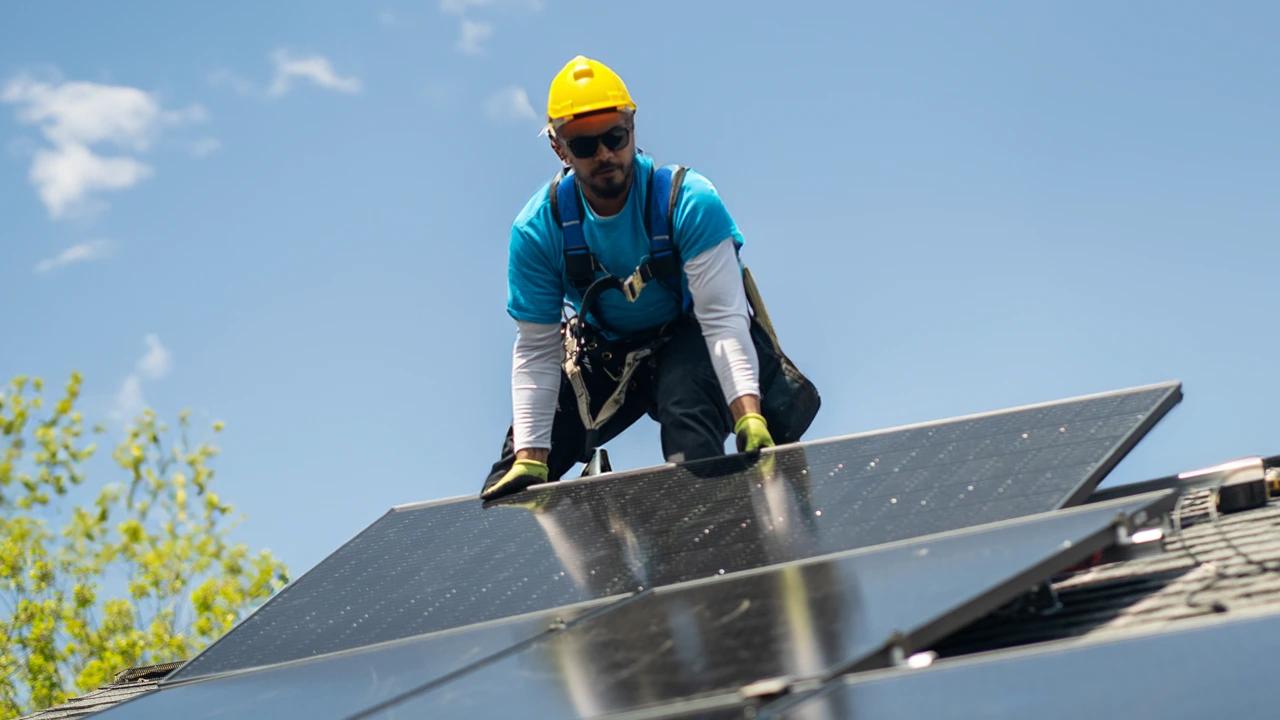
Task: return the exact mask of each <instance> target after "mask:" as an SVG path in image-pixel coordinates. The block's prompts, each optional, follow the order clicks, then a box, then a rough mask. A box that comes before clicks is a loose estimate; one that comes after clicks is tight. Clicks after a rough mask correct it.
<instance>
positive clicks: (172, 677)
mask: <svg viewBox="0 0 1280 720" xmlns="http://www.w3.org/2000/svg"><path fill="white" fill-rule="evenodd" d="M392 512H393V511H392V510H387V511H386V512H384V513H382V514H381V515H379V516H378V517H377V518H374V520H373V521H372V522H370V523H369V524H368V525H365V526H364V528H363V529H361V530H360V532H358V533H356V534H355V535H352V536H351V537H350V538H349V539H348V540H347V541H346V542H344V543H342V544H341V545H339V546H338V547H336V548H334V550H333V552H331V553H329V554H328V555H326V556H324V557H323V558H321V559H320V561H319V562H317V563H316V564H314V565H312V566H311V567H310V568H307V570H306V572H304V573H302V574H301V575H299V576H298V577H296V578H293V579H292V580H290V581H289V583H288V584H287V585H285V586H284V587H283V588H280V591H279V592H277V593H276V594H275V595H272V596H271V597H269V598H267V599H266V600H264V601H263V602H262V604H261V605H259V606H258V607H256V608H254V609H253V612H251V613H249V614H248V615H245V616H244V617H243V618H241V619H240V620H239V621H238V622H236V623H235V624H234V625H232V626H231V627H229V628H227V631H226V632H224V633H223V634H222V635H221V636H220V637H218V639H217V640H214V641H213V642H211V643H209V644H208V645H207V646H205V648H204V649H203V650H201V651H200V652H198V653H196V654H195V655H193V656H192V657H190V658H189V659H187V660H186V661H185V662H183V663H182V664H181V665H179V666H178V668H177V669H176V670H174V671H173V672H171V673H169V674H168V675H166V676H165V677H163V678H161V679H160V680H159V682H158V683H157V686H158V687H160V688H163V687H165V686H167V685H170V684H173V683H175V682H180V681H182V680H184V679H193V678H196V677H200V678H203V677H208V676H206V675H193V676H192V677H191V678H187V677H186V676H185V675H184V673H185V672H186V671H187V669H188V668H189V667H191V666H192V665H193V664H195V663H196V662H198V661H199V660H200V658H201V657H203V656H204V655H205V654H206V653H209V652H210V651H212V650H213V649H214V648H215V647H217V646H218V645H219V644H220V643H222V642H223V641H224V640H226V639H227V638H229V637H231V635H232V633H234V632H235V631H236V630H238V629H239V628H241V627H243V626H244V625H245V624H246V623H249V622H250V621H252V620H253V619H254V618H255V617H256V616H257V615H258V614H259V613H261V612H262V611H263V610H264V609H265V608H266V607H267V606H269V605H271V604H272V603H275V602H278V601H279V600H280V598H282V597H284V596H285V594H286V593H288V592H290V591H291V590H293V589H294V588H295V587H297V586H298V583H299V582H301V581H302V579H303V578H305V577H307V576H308V575H310V574H312V573H313V572H315V571H316V570H317V569H319V568H320V566H321V565H324V563H325V562H327V561H328V560H329V559H330V558H332V557H333V556H334V555H337V554H338V553H340V552H342V551H343V550H344V549H345V548H347V547H348V546H350V545H351V544H353V543H355V542H356V541H357V540H359V539H360V538H361V537H363V536H364V535H365V534H366V533H368V532H369V531H371V530H372V529H373V527H374V526H375V525H377V524H378V523H379V522H381V521H382V520H384V519H385V518H386V517H387V516H388V515H390V514H391V513H392Z"/></svg>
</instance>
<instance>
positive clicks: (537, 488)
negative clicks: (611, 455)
mask: <svg viewBox="0 0 1280 720" xmlns="http://www.w3.org/2000/svg"><path fill="white" fill-rule="evenodd" d="M1181 387H1182V382H1181V381H1179V380H1168V381H1165V382H1159V383H1151V384H1148V385H1136V386H1133V387H1128V388H1121V389H1119V390H1108V391H1104V392H1097V393H1088V394H1085V395H1076V396H1073V397H1066V398H1059V399H1057V400H1045V401H1042V402H1037V403H1030V404H1026V405H1015V406H1011V407H1006V408H995V409H992V410H983V411H980V412H975V413H969V414H965V415H955V416H952V417H945V418H938V419H936V420H924V421H921V422H915V423H907V424H905V425H896V426H893V427H885V428H876V429H874V430H862V431H859V432H855V433H847V434H844V435H833V436H831V437H825V438H819V439H816V440H800V441H798V442H794V443H789V444H786V445H778V446H775V447H767V448H763V449H762V450H760V453H761V455H764V454H775V453H779V452H786V451H788V450H794V449H795V448H797V447H799V448H812V447H820V446H822V445H830V444H835V443H840V442H846V441H849V440H856V439H859V438H866V437H875V436H877V435H887V434H889V433H897V432H902V431H904V430H916V429H920V428H927V427H934V426H939V425H946V424H950V423H958V422H964V421H968V420H979V419H983V418H989V417H994V416H996V415H1003V414H1012V413H1016V412H1024V411H1027V410H1036V409H1039V408H1047V407H1056V406H1060V405H1068V404H1070V403H1076V402H1086V401H1090V400H1099V399H1102V398H1107V397H1119V396H1122V395H1129V394H1136V393H1141V392H1148V391H1151V390H1157V389H1161V388H1166V389H1168V390H1172V391H1174V393H1173V394H1174V395H1176V398H1177V399H1176V400H1174V401H1173V404H1177V402H1178V401H1180V400H1181V399H1182V393H1181ZM1168 397H1169V396H1166V399H1165V401H1166V402H1167V401H1168ZM1162 405H1163V403H1162ZM1171 407H1172V405H1169V406H1168V407H1167V408H1165V410H1164V412H1165V413H1167V412H1168V409H1169V408H1171ZM1161 417H1163V413H1162V414H1161ZM1147 422H1148V421H1145V420H1144V424H1146V423H1147ZM1154 425H1155V423H1154V422H1151V423H1150V424H1149V425H1147V426H1146V428H1145V430H1143V432H1142V433H1141V434H1138V435H1137V438H1136V439H1135V440H1134V441H1133V445H1136V444H1137V442H1138V440H1141V439H1142V436H1143V435H1145V434H1146V433H1147V432H1149V431H1150V429H1151V427H1153V426H1154ZM1133 445H1130V446H1129V448H1128V449H1132V447H1133ZM1128 449H1127V450H1126V451H1125V453H1126V454H1127V453H1128ZM724 460H725V458H723V457H718V458H707V459H705V460H693V461H688V462H683V463H670V462H669V463H660V464H657V465H648V466H645V467H640V468H632V469H630V470H620V471H614V472H608V473H603V474H600V475H588V476H587V477H576V478H564V479H562V480H559V481H557V482H554V483H540V484H537V485H531V486H529V487H528V488H526V489H525V490H524V492H542V491H544V490H549V489H554V488H557V487H566V486H570V485H580V484H585V483H592V482H598V481H604V480H616V479H619V478H624V479H625V478H628V477H639V476H643V475H648V474H650V473H653V472H655V471H658V470H662V469H670V468H675V467H683V468H697V467H701V466H708V465H712V464H715V463H717V462H724ZM1112 467H1114V465H1113V466H1112ZM1108 471H1109V470H1108ZM1103 476H1105V473H1104V474H1103V475H1100V476H1099V477H1098V481H1099V482H1101V479H1102V477H1103ZM1086 495H1087V493H1086ZM462 497H463V498H464V499H465V498H472V499H474V498H477V497H479V495H478V494H477V495H468V496H462ZM457 501H458V499H457V498H449V499H447V500H446V501H429V502H424V503H414V504H412V507H413V508H415V509H416V508H417V507H419V506H426V505H432V504H443V503H445V502H457ZM398 507H406V506H398Z"/></svg>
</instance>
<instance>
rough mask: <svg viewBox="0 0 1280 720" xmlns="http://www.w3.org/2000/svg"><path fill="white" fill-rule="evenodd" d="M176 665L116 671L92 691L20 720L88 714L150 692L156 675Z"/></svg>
mask: <svg viewBox="0 0 1280 720" xmlns="http://www.w3.org/2000/svg"><path fill="white" fill-rule="evenodd" d="M180 664H181V663H164V664H162V665H149V666H146V667H139V668H130V669H129V670H125V671H123V672H120V673H117V674H116V677H115V679H114V680H113V681H112V683H111V684H110V685H104V686H102V687H100V688H98V689H97V690H94V691H93V692H90V693H87V694H85V695H81V696H80V697H76V698H72V699H70V700H68V701H66V702H65V703H62V704H61V705H56V706H54V707H51V708H48V709H45V710H40V711H38V712H35V713H32V714H30V715H27V716H25V717H24V718H23V719H22V720H70V719H71V718H82V717H85V716H87V715H92V714H94V713H96V712H99V711H101V710H106V709H107V708H109V707H113V706H115V705H119V704H120V703H122V702H124V701H126V700H131V699H133V698H135V697H137V696H139V695H142V694H144V693H148V692H151V691H152V690H154V689H155V687H156V683H158V682H160V678H163V677H164V676H165V675H168V674H169V673H170V672H173V670H174V669H175V668H177V667H178V666H179V665H180Z"/></svg>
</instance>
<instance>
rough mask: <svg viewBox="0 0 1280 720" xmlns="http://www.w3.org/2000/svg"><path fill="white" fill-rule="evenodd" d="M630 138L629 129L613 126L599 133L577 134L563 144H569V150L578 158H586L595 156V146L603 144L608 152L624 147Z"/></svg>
mask: <svg viewBox="0 0 1280 720" xmlns="http://www.w3.org/2000/svg"><path fill="white" fill-rule="evenodd" d="M630 139H631V130H629V129H628V128H626V127H615V128H610V129H609V130H607V131H605V132H603V133H600V134H599V135H579V136H578V137H576V138H571V139H569V140H565V141H564V144H565V145H567V146H569V152H571V153H573V156H574V157H576V158H578V159H579V160H586V159H587V158H590V157H595V154H596V148H597V147H599V146H600V145H602V144H603V145H604V147H605V149H606V150H609V151H610V152H612V151H614V150H617V149H618V148H621V147H624V146H625V145H626V144H627V142H628V141H629V140H630Z"/></svg>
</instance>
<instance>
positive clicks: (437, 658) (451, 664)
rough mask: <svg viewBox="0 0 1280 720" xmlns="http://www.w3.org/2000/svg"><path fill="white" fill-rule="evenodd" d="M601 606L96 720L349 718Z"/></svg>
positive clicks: (268, 674)
mask: <svg viewBox="0 0 1280 720" xmlns="http://www.w3.org/2000/svg"><path fill="white" fill-rule="evenodd" d="M610 602H612V601H597V602H594V603H588V604H585V605H579V606H575V607H572V608H560V609H558V610H556V611H555V612H553V613H538V614H535V615H532V616H524V617H520V618H509V619H503V620H499V621H496V622H494V623H486V624H483V625H479V626H472V627H467V628H462V629H459V630H449V631H445V632H443V633H436V634H433V635H426V636H420V637H416V638H411V639H409V640H399V641H395V642H392V643H387V644H384V645H379V646H375V647H370V648H363V649H360V650H352V651H348V652H342V653H334V654H331V655H325V656H323V657H319V658H313V659H308V660H299V661H295V662H291V663H285V664H283V665H276V666H273V667H269V668H259V669H254V670H249V671H246V672H238V673H231V674H227V675H221V676H218V677H214V678H202V679H197V680H194V681H190V682H185V683H178V684H174V685H166V686H165V687H164V688H163V689H162V690H161V691H160V692H152V693H148V694H146V695H142V696H141V697H138V698H137V699H134V700H132V701H130V702H128V703H125V704H122V705H119V706H117V707H115V708H112V709H110V710H107V711H106V712H105V713H104V714H103V715H101V716H98V715H95V716H94V717H95V720H96V718H98V717H102V718H103V720H117V719H119V720H125V719H126V718H127V719H128V720H174V719H175V718H182V720H214V719H215V718H236V720H244V719H247V718H257V717H261V718H272V719H275V718H291V717H298V718H309V719H315V718H335V719H336V718H344V717H347V716H349V715H352V714H354V713H357V712H359V711H362V710H364V709H366V708H369V707H371V706H373V705H376V704H378V703H381V702H385V701H387V700H390V699H393V698H395V697H397V696H399V695H402V694H403V693H405V692H408V691H410V690H413V689H415V688H421V687H423V686H424V685H427V684H429V683H431V682H434V681H438V680H440V679H441V678H443V677H445V676H447V675H449V674H450V673H454V672H457V671H459V670H461V669H463V668H465V667H467V666H468V665H471V664H473V663H476V662H479V661H482V660H484V659H486V658H490V657H493V656H494V655H496V654H498V653H501V652H504V651H509V650H511V649H513V648H518V647H520V645H521V644H522V643H525V642H527V641H528V640H530V639H532V638H534V637H537V636H538V635H539V634H543V633H547V632H550V631H551V629H552V628H553V627H558V626H559V625H560V624H562V623H564V622H572V621H573V620H575V619H577V618H579V617H581V616H582V615H583V614H585V613H588V612H592V611H598V610H599V609H600V608H601V607H603V606H606V605H608V604H610Z"/></svg>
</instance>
